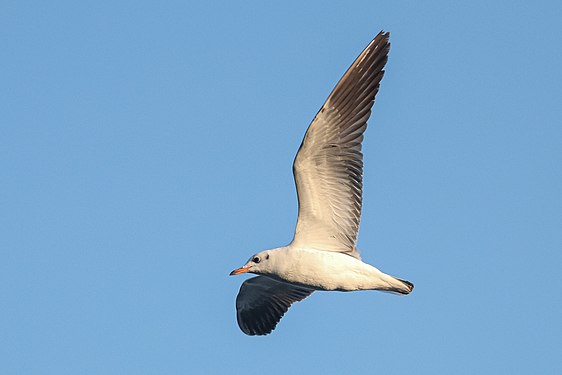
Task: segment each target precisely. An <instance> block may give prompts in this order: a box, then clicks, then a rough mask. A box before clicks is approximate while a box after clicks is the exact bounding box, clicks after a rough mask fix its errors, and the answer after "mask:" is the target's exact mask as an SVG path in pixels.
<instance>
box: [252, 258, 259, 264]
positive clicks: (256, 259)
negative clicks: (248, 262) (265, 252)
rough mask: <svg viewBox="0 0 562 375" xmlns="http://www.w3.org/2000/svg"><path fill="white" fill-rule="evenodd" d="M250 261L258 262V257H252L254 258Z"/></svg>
mask: <svg viewBox="0 0 562 375" xmlns="http://www.w3.org/2000/svg"><path fill="white" fill-rule="evenodd" d="M252 262H254V263H259V262H260V257H254V259H252Z"/></svg>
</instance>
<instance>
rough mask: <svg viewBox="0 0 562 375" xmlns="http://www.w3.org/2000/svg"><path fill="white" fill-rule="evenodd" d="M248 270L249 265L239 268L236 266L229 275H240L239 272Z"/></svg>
mask: <svg viewBox="0 0 562 375" xmlns="http://www.w3.org/2000/svg"><path fill="white" fill-rule="evenodd" d="M249 270H250V267H249V266H244V267H240V268H237V269H235V270H234V271H232V272H231V273H230V276H233V275H240V274H241V273H246V272H248V271H249Z"/></svg>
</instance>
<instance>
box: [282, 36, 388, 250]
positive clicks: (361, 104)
mask: <svg viewBox="0 0 562 375" xmlns="http://www.w3.org/2000/svg"><path fill="white" fill-rule="evenodd" d="M388 38H389V34H388V33H384V32H380V33H379V34H378V35H377V36H376V37H375V39H373V41H372V42H371V43H369V45H368V46H367V47H366V48H365V50H363V52H362V53H361V54H360V55H359V57H357V59H356V60H355V62H354V63H353V64H352V65H351V67H350V68H349V69H348V70H347V72H346V73H345V74H344V76H343V77H342V78H341V80H340V81H339V82H338V84H337V85H336V87H335V88H334V90H333V91H332V93H331V94H330V96H329V97H328V99H327V100H326V103H324V105H323V106H322V108H321V109H320V111H319V112H318V114H317V115H316V117H315V118H314V120H313V121H312V123H311V124H310V126H309V127H308V130H307V132H306V134H305V136H304V139H303V141H302V144H301V146H300V149H299V151H298V153H297V156H296V157H295V161H294V163H293V174H294V177H295V184H296V187H297V194H298V200H299V213H298V220H297V226H296V229H295V236H294V238H293V242H292V243H293V244H294V245H296V246H310V247H314V248H318V249H321V250H328V251H339V252H344V253H347V254H349V255H352V256H355V257H357V258H359V253H358V251H357V250H356V248H355V243H356V241H357V235H358V231H359V221H360V217H361V205H362V189H363V154H362V152H361V142H362V141H363V133H364V132H365V129H366V128H367V120H368V119H369V116H370V115H371V107H372V106H373V103H374V100H375V95H376V94H377V92H378V89H379V84H380V81H381V79H382V77H383V75H384V70H383V68H384V65H385V64H386V61H387V58H388V57H387V56H388V52H389V49H390V43H389V41H388Z"/></svg>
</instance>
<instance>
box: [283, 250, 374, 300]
mask: <svg viewBox="0 0 562 375" xmlns="http://www.w3.org/2000/svg"><path fill="white" fill-rule="evenodd" d="M293 258H294V259H293V261H292V262H290V263H289V264H288V267H287V268H286V269H285V270H283V272H281V273H280V274H279V275H278V277H279V278H280V279H281V280H282V281H285V282H289V283H291V284H296V285H300V286H304V287H307V288H311V289H315V290H339V291H353V290H363V289H372V288H373V282H374V280H375V279H376V278H377V277H376V276H377V272H378V273H380V271H379V270H377V269H376V268H375V267H372V266H370V265H368V264H366V263H363V262H361V261H360V260H358V259H356V258H353V257H351V256H349V255H345V254H342V253H337V252H327V251H318V250H307V251H302V250H301V251H299V252H298V253H297V254H296V255H295V256H294V257H293Z"/></svg>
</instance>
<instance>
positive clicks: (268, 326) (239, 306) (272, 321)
mask: <svg viewBox="0 0 562 375" xmlns="http://www.w3.org/2000/svg"><path fill="white" fill-rule="evenodd" d="M312 292H313V291H312V290H311V289H307V288H302V287H298V286H294V285H291V284H285V283H282V282H279V281H275V280H273V279H270V278H268V277H266V276H257V277H252V278H251V279H248V280H246V281H244V282H243V283H242V286H241V287H240V292H238V296H237V297H236V317H237V320H238V325H239V326H240V329H241V330H242V331H243V332H244V333H245V334H247V335H251V336H254V335H267V334H268V333H271V331H273V330H274V329H275V326H276V325H277V323H279V321H280V320H281V318H282V317H283V315H284V314H285V313H286V312H287V310H288V309H289V307H290V306H291V305H292V304H293V303H294V302H298V301H301V300H303V299H305V298H306V297H308V296H309V295H310V294H311V293H312Z"/></svg>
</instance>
